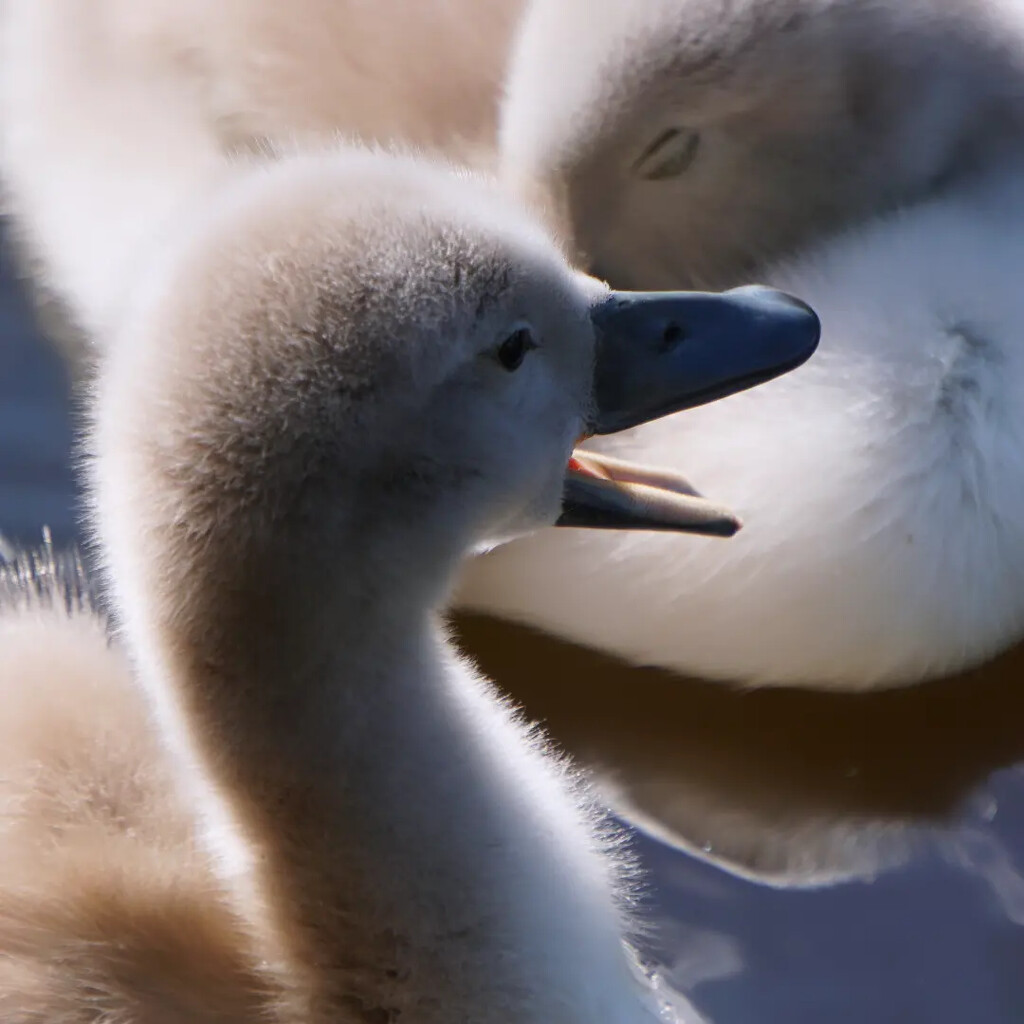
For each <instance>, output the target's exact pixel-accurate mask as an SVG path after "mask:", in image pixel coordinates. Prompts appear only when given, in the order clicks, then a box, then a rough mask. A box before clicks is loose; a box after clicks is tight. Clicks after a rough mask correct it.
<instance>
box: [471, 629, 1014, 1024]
mask: <svg viewBox="0 0 1024 1024" xmlns="http://www.w3.org/2000/svg"><path fill="white" fill-rule="evenodd" d="M458 628H459V631H460V633H461V636H462V638H463V642H464V643H465V645H466V647H467V648H468V649H469V650H470V651H471V652H472V653H473V654H474V655H475V656H476V657H477V658H478V659H479V661H480V663H481V665H482V666H483V668H484V669H485V671H487V672H488V673H489V674H490V675H491V676H492V677H493V678H495V679H496V680H498V682H499V683H501V684H502V685H503V686H504V687H505V688H506V689H508V690H509V692H511V693H512V695H513V696H514V697H515V699H516V700H517V701H519V702H521V703H522V704H523V705H524V706H525V708H526V710H527V712H528V714H529V715H530V716H531V717H533V718H538V719H541V720H543V721H544V722H545V723H546V725H547V727H548V728H549V729H550V730H551V731H552V733H553V734H554V735H555V737H556V738H557V739H558V741H559V742H560V743H562V744H563V745H564V746H565V747H566V748H567V749H569V750H570V751H572V752H573V753H574V754H576V755H577V756H578V757H580V758H582V759H583V760H584V761H585V762H587V763H588V764H589V765H591V766H592V767H593V768H594V769H595V771H596V772H597V774H598V776H599V778H600V779H601V781H602V783H603V785H604V786H605V791H606V793H607V794H608V795H609V797H610V799H611V801H612V803H613V805H614V806H615V807H616V808H617V810H619V812H620V813H621V814H622V815H623V816H624V817H625V818H627V819H628V820H630V821H631V822H632V823H633V824H635V825H637V826H638V827H639V828H640V829H642V830H643V831H644V832H645V833H647V835H648V836H651V837H653V838H654V839H657V840H659V841H658V842H654V841H644V842H642V843H641V849H642V852H643V854H644V856H645V858H646V859H647V860H648V862H649V863H650V864H651V865H652V866H653V867H654V869H655V877H656V880H657V882H658V885H659V892H658V900H659V907H658V910H657V914H658V917H659V920H660V922H661V926H662V929H661V935H662V938H661V939H660V940H659V946H660V952H661V955H662V957H663V959H665V960H666V961H667V962H668V964H669V968H668V969H669V970H670V972H671V973H672V978H673V980H674V982H675V983H676V984H677V985H679V986H680V987H681V988H683V989H685V990H686V991H688V992H691V993H695V995H700V994H701V993H703V992H705V991H707V990H709V988H708V987H709V985H710V991H712V992H716V993H718V994H717V995H716V996H714V997H713V998H712V997H707V998H706V999H705V1002H704V1003H703V1004H701V1000H700V999H698V1004H701V1005H702V1008H703V1009H705V1012H707V1011H709V1010H712V1009H715V1008H716V1007H717V1008H718V1009H717V1010H716V1013H712V1014H711V1016H712V1018H713V1019H714V1020H716V1021H719V1022H720V1024H729V1022H737V1024H739V1022H747V1021H750V1022H751V1024H753V1022H764V1021H775V1020H778V1021H780V1022H781V1021H783V1020H785V1021H790V1022H804V1021H806V1022H808V1024H809V1022H811V1021H843V1022H845V1021H847V1020H849V1021H854V1020H859V1021H871V1022H874V1021H885V1022H888V1021H893V1022H896V1021H899V1022H916V1021H919V1020H920V1021H922V1022H924V1021H929V1022H936V1024H944V1022H945V1021H971V1022H978V1024H989V1022H992V1024H995V1022H999V1024H1003V1022H1007V1024H1009V1022H1015V1024H1021V1022H1024V927H1022V926H1024V878H1022V875H1021V869H1022V868H1024V772H1022V771H1021V770H1019V769H1017V768H1016V767H1015V766H1016V765H1017V764H1018V763H1020V762H1024V647H1021V648H1019V649H1017V650H1015V651H1013V652H1010V653H1009V654H1007V655H1005V656H1004V657H1002V658H1000V659H999V660H998V661H996V662H994V663H992V664H990V665H988V666H986V667H984V668H983V669H979V670H976V671H974V672H970V673H966V674H964V675H962V676H959V677H957V678H955V679H949V680H945V681H940V682H936V683H931V684H927V685H924V686H919V687H914V688H910V689H905V690H893V691H888V692H883V693H877V694H868V695H842V694H826V693H809V692H806V691H793V690H774V689H773V690H759V691H738V690H733V689H730V688H728V687H724V686H722V685H721V684H713V683H706V682H701V681H698V680H690V679H681V678H679V677H674V676H672V675H670V674H668V673H664V672H660V671H657V670H654V669H635V668H629V667H627V666H624V665H622V664H620V663H617V662H615V661H614V660H612V659H609V658H607V657H605V656H603V655H599V654H596V653H593V652H590V651H585V650H582V649H579V648H575V647H573V646H571V645H568V644H564V643H561V642H559V641H556V640H553V639H551V638H547V637H543V636H541V635H539V634H536V633H533V632H532V631H530V630H526V629H523V628H520V627H515V626H511V625H508V624H504V623H500V622H497V621H495V620H489V619H486V618H482V617H462V618H460V619H459V620H458ZM678 849H682V850H685V851H687V852H688V853H690V854H693V855H695V856H696V858H699V860H696V861H695V860H693V859H691V858H682V857H680V855H679V853H678V852H673V850H678ZM702 862H703V863H702ZM720 868H727V869H728V870H729V871H730V872H731V874H725V873H724V872H723V871H721V870H719V869H720ZM736 875H741V876H743V877H736ZM869 880H870V881H871V884H870V885H867V884H865V883H866V882H867V881H869ZM756 883H767V884H756ZM701 907H703V910H701V909H700V908H701ZM723 922H728V926H727V927H723ZM709 951H710V952H709ZM680 957H682V958H683V959H682V961H681V962H677V961H679V958H680ZM726 979H728V980H726ZM723 993H724V994H725V995H723ZM723 999H724V1003H723V1002H722V1000H723ZM737 1001H738V1002H737Z"/></svg>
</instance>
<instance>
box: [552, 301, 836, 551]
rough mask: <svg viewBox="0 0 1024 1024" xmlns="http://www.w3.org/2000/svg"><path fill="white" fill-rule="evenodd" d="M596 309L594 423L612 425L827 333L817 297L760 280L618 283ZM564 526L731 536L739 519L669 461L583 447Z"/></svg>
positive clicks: (763, 374)
mask: <svg viewBox="0 0 1024 1024" xmlns="http://www.w3.org/2000/svg"><path fill="white" fill-rule="evenodd" d="M592 315H593V320H594V325H595V327H596V329H597V333H598V341H597V359H596V366H595V374H594V415H593V418H592V422H591V424H590V430H589V432H588V433H589V434H611V433H615V432H616V431H619V430H625V429H627V428H628V427H634V426H637V425H638V424H641V423H645V422H647V421H648V420H653V419H657V418H658V417H660V416H665V415H667V414H669V413H673V412H679V411H680V410H682V409H689V408H692V407H694V406H697V405H703V404H704V403H706V402H712V401H715V400H716V399H718V398H725V397H726V396H727V395H731V394H734V393H736V392H737V391H743V390H745V389H746V388H750V387H753V386H754V385H756V384H762V383H764V382H765V381H768V380H771V379H772V378H773V377H778V376H779V375H780V374H783V373H787V372H788V371H789V370H793V369H795V368H796V367H798V366H799V365H800V364H801V363H803V362H804V361H805V360H806V359H808V358H809V357H810V355H811V354H812V353H813V352H814V350H815V349H816V348H817V346H818V339H819V337H820V334H821V324H820V322H819V321H818V317H817V315H816V314H815V312H814V310H812V309H811V307H810V306H808V305H807V304H806V303H804V302H801V301H800V300H799V299H795V298H793V297H792V296H791V295H787V294H785V293H784V292H780V291H776V290H775V289H773V288H764V287H761V286H757V285H752V286H748V287H745V288H735V289H733V290H732V291H728V292H722V293H711V292H613V293H612V294H611V295H610V296H608V297H606V298H605V299H604V300H603V301H602V302H601V303H600V304H599V305H598V306H596V307H595V308H594V310H593V314H592ZM586 436H588V435H587V434H585V435H584V438H585V437H586ZM581 440H582V439H581ZM558 525H559V526H589V527H604V528H607V529H641V530H674V531H680V532H687V533H701V534H708V535H712V536H720V537H723V536H724V537H729V536H732V534H734V533H735V532H736V531H737V530H738V529H739V528H740V521H739V519H738V518H737V517H736V516H735V515H734V514H733V513H732V512H730V511H729V510H728V509H725V508H722V507H721V506H718V505H714V504H713V503H711V502H709V501H706V500H705V499H704V498H702V497H701V496H700V495H699V494H698V493H697V492H696V491H695V490H694V489H693V487H692V486H691V485H690V484H689V483H688V482H687V481H686V480H685V479H684V478H683V477H680V476H677V475H676V474H673V473H671V472H669V471H666V470H659V469H654V468H651V467H644V466H634V465H632V464H630V463H627V462H622V461H621V460H619V459H609V458H607V457H604V456H599V455H596V454H594V453H591V452H581V451H576V452H574V453H573V457H572V459H571V460H570V462H569V467H568V470H567V473H566V480H565V493H564V497H563V502H562V515H561V516H560V518H559V520H558Z"/></svg>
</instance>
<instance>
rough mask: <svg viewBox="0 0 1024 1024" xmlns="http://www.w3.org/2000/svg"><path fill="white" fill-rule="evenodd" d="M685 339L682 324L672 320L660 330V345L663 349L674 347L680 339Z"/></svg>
mask: <svg viewBox="0 0 1024 1024" xmlns="http://www.w3.org/2000/svg"><path fill="white" fill-rule="evenodd" d="M685 339H686V331H685V329H684V328H683V327H682V325H680V324H677V323H676V322H675V321H674V320H673V321H671V322H670V323H669V324H668V326H666V328H665V329H664V330H663V331H662V332H661V347H662V349H663V350H664V351H666V352H667V351H668V350H669V349H672V348H675V347H676V345H678V344H679V343H680V342H681V341H684V340H685Z"/></svg>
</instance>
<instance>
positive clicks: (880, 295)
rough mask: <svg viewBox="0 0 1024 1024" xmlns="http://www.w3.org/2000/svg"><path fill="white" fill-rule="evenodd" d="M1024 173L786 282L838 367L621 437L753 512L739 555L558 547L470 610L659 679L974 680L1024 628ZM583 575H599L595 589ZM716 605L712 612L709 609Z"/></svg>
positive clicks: (516, 566)
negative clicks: (973, 672) (1022, 396)
mask: <svg viewBox="0 0 1024 1024" xmlns="http://www.w3.org/2000/svg"><path fill="white" fill-rule="evenodd" d="M1022 237H1024V178H1022V176H1021V175H1020V174H1019V173H1018V171H1017V170H1016V169H1015V168H1013V169H1010V170H1009V171H1007V172H1005V173H996V174H993V175H992V176H990V177H987V178H984V179H981V180H979V181H977V182H976V183H975V184H974V186H973V187H971V188H967V187H965V188H963V189H960V190H956V191H955V192H953V193H951V194H949V195H947V196H943V197H937V198H935V199H934V200H932V201H930V202H927V203H923V204H919V205H918V206H916V207H913V208H911V209H907V210H904V211H898V212H895V213H893V214H890V215H887V216H886V217H883V218H881V219H879V220H877V221H876V222H872V223H868V224H866V225H864V226H862V227H858V228H854V229H851V230H850V231H848V232H847V233H845V234H843V235H841V236H840V237H838V238H836V239H834V240H832V241H829V242H825V243H822V244H820V245H818V246H815V247H812V248H811V249H809V250H808V251H807V252H805V253H804V254H803V255H802V256H800V257H799V258H797V259H796V260H794V261H792V262H790V263H788V264H783V265H781V266H779V267H778V268H777V269H776V270H775V271H773V273H772V277H771V279H772V281H773V283H776V284H778V285H779V286H781V287H787V288H791V289H794V290H796V291H798V292H799V294H801V295H803V296H806V297H807V299H808V301H810V302H811V303H812V304H813V305H814V306H815V308H816V309H817V310H818V311H819V313H820V315H821V317H822V325H823V330H822V343H821V349H820V352H819V354H818V356H817V358H816V359H815V360H814V361H812V362H811V363H809V364H808V365H807V366H805V367H802V368H801V369H800V370H799V371H797V372H796V373H794V374H792V375H791V376H790V377H787V378H785V379H780V380H778V381H775V382H773V383H772V384H769V385H767V386H765V387H764V388H760V389H757V390H755V391H752V392H750V393H749V394H745V395H737V396H735V397H733V398H730V399H728V400H727V401H725V402H722V403H721V404H718V405H712V406H708V407H707V408H704V409H698V410H694V411H693V412H692V413H689V414H687V416H686V418H685V419H684V418H682V417H678V416H674V417H667V418H666V419H664V420H661V421H659V422H657V423H652V424H649V425H645V426H644V427H642V428H640V429H637V430H635V431H631V432H628V433H626V434H622V435H619V436H617V437H614V438H606V439H603V440H602V441H601V444H600V445H599V447H600V449H601V450H602V451H604V452H606V453H608V454H612V455H618V456H622V457H627V458H629V459H632V460H634V461H651V462H659V463H660V464H664V465H669V466H674V467H676V468H680V467H681V466H682V465H684V464H685V466H686V469H687V471H689V472H692V473H693V474H694V479H695V480H697V481H699V482H700V484H701V485H702V486H705V485H706V486H708V487H710V488H711V489H712V490H713V491H714V493H715V496H716V498H717V497H720V498H724V499H725V500H726V501H727V502H728V503H729V504H730V506H731V507H733V508H735V509H737V510H738V511H739V512H740V514H741V515H742V516H743V517H744V521H745V528H744V530H743V531H742V532H741V533H740V534H739V535H738V536H737V537H736V538H735V540H733V541H731V542H730V543H729V544H727V545H721V544H713V543H709V542H707V541H704V540H700V539H695V538H672V537H668V536H656V535H653V534H634V535H630V536H628V537H626V536H623V537H614V536H611V535H603V536H597V535H593V534H591V535H583V534H578V535H569V534H561V535H559V534H554V533H552V534H544V535H540V536H538V537H536V538H532V539H529V540H526V541H524V542H520V543H516V544H513V545H510V546H509V547H508V548H507V549H501V550H498V551H496V552H494V553H492V554H491V555H488V556H487V557H486V558H484V559H481V560H478V561H477V562H476V563H474V564H473V565H472V566H471V567H470V568H469V578H468V580H467V583H466V588H465V593H464V599H465V600H466V601H467V602H468V603H470V604H474V605H476V606H477V607H480V606H483V607H485V608H487V609H489V610H492V611H495V612H498V613H500V614H503V615H507V616H509V617H512V618H515V619H519V620H521V621H525V622H528V623H532V624H533V625H536V626H540V627H542V628H544V629H547V630H551V631H553V632H555V633H559V634H561V635H564V636H567V637H569V638H570V639H574V640H576V641H578V642H581V643H585V644H589V645H593V646H596V647H599V648H601V649H604V650H607V651H611V652H614V653H617V654H620V655H622V656H624V657H626V658H628V659H629V660H632V661H635V662H639V663H642V664H658V665H664V666H668V667H671V668H676V669H678V670H680V671H682V672H687V673H692V674H700V675H704V676H708V677H712V678H725V679H732V680H738V681H741V682H745V683H780V682H782V683H787V684H797V685H807V686H816V687H834V688H838V689H859V688H868V687H872V686H879V685H891V684H896V683H904V682H908V681H913V680H917V679H919V678H921V677H923V676H928V675H937V674H943V673H948V672H953V671H956V670H957V669H960V668H962V667H964V666H966V665H969V664H972V663H976V662H977V661H979V660H981V659H983V658H985V657H987V656H990V655H992V654H994V653H995V652H997V651H998V650H1000V649H1001V648H1003V647H1005V646H1007V645H1009V644H1010V643H1013V642H1014V641H1015V640H1016V639H1017V638H1018V637H1019V636H1020V635H1021V632H1022V630H1024V599H1022V596H1021V591H1020V585H1019V581H1020V579H1021V575H1022V573H1024V516H1022V514H1021V509H1022V508H1024V457H1022V452H1024V417H1022V416H1021V411H1020V403H1019V402H1018V401H1017V398H1016V395H1017V392H1018V391H1019V389H1020V387H1021V386H1024V350H1022V348H1021V345H1020V338H1019V334H1020V323H1021V315H1022V309H1021V299H1020V294H1021V293H1020V289H1019V287H1018V286H1017V284H1016V281H1017V278H1018V276H1019V268H1020V266H1021V265H1022V258H1024V252H1022V249H1021V238H1022ZM567 579H574V580H578V579H589V580H590V582H591V585H590V586H589V587H582V588H579V589H576V584H575V582H574V586H573V597H572V599H571V600H570V599H569V595H568V590H567V588H566V589H563V588H562V587H561V581H562V580H567ZM696 595H700V598H701V599H700V600H699V601H696V602H695V601H694V600H693V599H694V597H695V596H696Z"/></svg>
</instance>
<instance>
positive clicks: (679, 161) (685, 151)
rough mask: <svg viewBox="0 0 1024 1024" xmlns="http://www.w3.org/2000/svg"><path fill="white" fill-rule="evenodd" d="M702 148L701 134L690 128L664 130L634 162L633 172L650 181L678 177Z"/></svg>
mask: <svg viewBox="0 0 1024 1024" xmlns="http://www.w3.org/2000/svg"><path fill="white" fill-rule="evenodd" d="M699 148H700V136H699V135H698V134H697V133H696V132H694V131H690V130H689V129H688V128H669V129H667V130H666V131H663V132H662V133H661V134H660V135H659V136H658V137H657V138H656V139H655V140H654V141H653V142H652V143H651V144H650V145H649V146H648V147H647V148H646V149H645V150H644V151H643V152H642V153H641V154H640V156H639V157H637V159H636V162H635V163H634V164H633V173H634V174H635V175H636V176H637V177H638V178H646V179H647V180H648V181H663V180H665V179H666V178H677V177H679V175H680V174H682V173H683V171H685V170H686V169H687V168H688V167H689V166H690V164H692V163H693V161H694V159H695V158H696V156H697V150H698V149H699Z"/></svg>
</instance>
